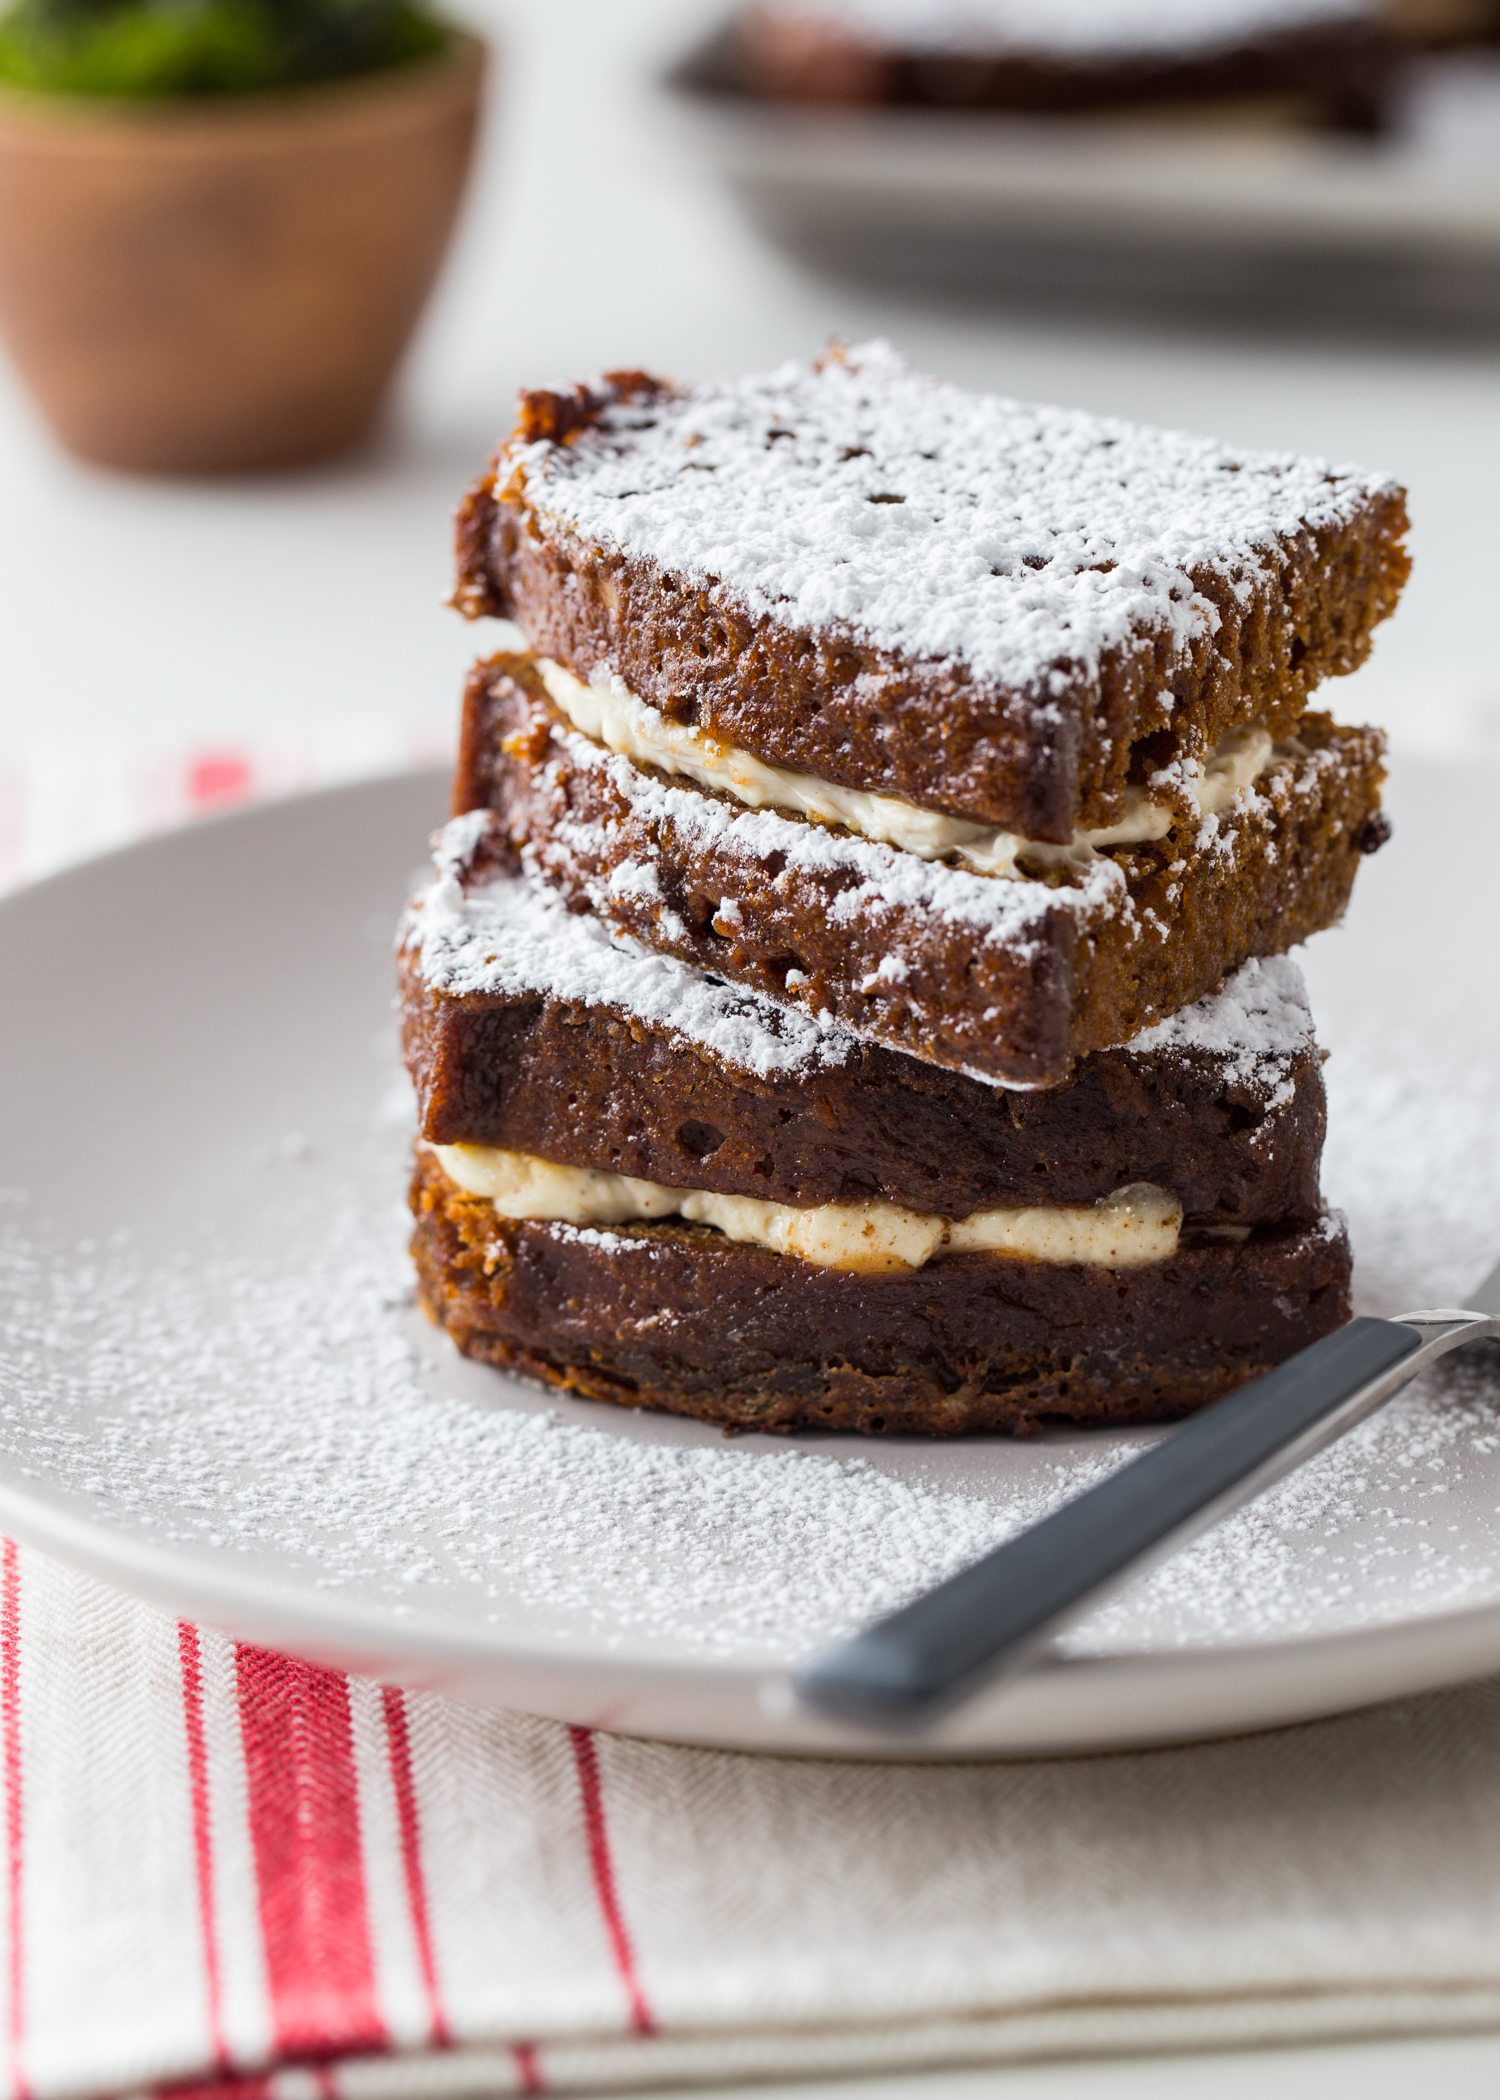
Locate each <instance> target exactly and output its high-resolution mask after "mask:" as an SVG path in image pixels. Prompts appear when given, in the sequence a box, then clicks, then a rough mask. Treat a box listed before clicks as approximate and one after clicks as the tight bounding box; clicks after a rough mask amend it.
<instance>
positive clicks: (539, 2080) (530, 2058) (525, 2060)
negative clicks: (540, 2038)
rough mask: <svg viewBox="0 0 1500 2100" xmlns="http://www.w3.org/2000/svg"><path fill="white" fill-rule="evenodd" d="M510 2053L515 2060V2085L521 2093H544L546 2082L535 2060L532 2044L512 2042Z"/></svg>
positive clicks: (534, 2045)
mask: <svg viewBox="0 0 1500 2100" xmlns="http://www.w3.org/2000/svg"><path fill="white" fill-rule="evenodd" d="M510 2053H511V2055H512V2056H513V2057H514V2058H515V2060H516V2084H517V2088H518V2090H519V2091H521V2092H523V2093H545V2092H546V2090H547V2081H546V2078H545V2077H544V2076H543V2074H542V2066H541V2063H540V2061H539V2060H538V2058H537V2053H536V2044H535V2043H534V2042H512V2043H511V2045H510Z"/></svg>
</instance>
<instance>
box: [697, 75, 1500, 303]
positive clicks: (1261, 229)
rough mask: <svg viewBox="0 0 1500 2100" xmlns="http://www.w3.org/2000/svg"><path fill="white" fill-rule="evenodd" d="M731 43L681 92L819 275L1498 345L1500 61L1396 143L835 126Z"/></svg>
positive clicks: (1262, 134) (867, 122)
mask: <svg viewBox="0 0 1500 2100" xmlns="http://www.w3.org/2000/svg"><path fill="white" fill-rule="evenodd" d="M727 51H728V46H727V45H726V43H725V42H724V40H723V39H722V38H720V39H715V40H713V41H712V42H710V43H707V44H705V45H703V46H701V47H700V48H699V49H698V50H697V51H695V52H693V53H691V54H690V55H689V56H688V57H687V58H686V59H685V60H684V61H683V62H682V63H681V64H680V65H679V66H678V67H676V68H675V69H674V71H673V72H672V73H671V74H670V75H669V76H668V77H667V79H666V81H665V82H664V83H663V90H664V94H665V96H666V98H667V101H668V103H669V105H670V107H671V108H672V110H673V112H674V113H675V115H676V117H677V119H678V121H679V123H680V124H681V125H683V126H684V127H685V129H686V130H687V133H688V135H689V139H690V142H691V145H692V147H693V149H694V150H696V151H697V153H698V154H699V155H700V156H701V157H703V158H705V159H706V160H708V161H709V162H710V163H711V164H712V165H713V166H714V167H715V168H716V169H717V171H718V172H719V174H720V175H721V176H722V177H724V178H726V179H727V181H728V182H729V184H730V185H731V187H732V189H733V190H734V191H735V193H736V194H737V195H738V197H739V199H740V201H741V203H742V204H743V206H744V208H745V210H746V211H747V213H748V214H749V216H750V218H751V219H752V221H753V222H754V223H755V224H756V226H757V227H758V228H759V229H760V230H761V232H762V233H764V234H766V235H767V236H769V237H770V238H771V239H772V240H774V241H776V242H777V243H778V244H780V245H782V246H784V247H786V248H788V249H790V250H792V251H793V252H794V253H795V254H796V255H798V256H799V257H800V258H801V259H802V260H803V261H805V262H808V263H811V264H812V265H813V266H814V267H816V268H820V269H826V270H833V271H835V272H837V273H839V274H840V275H845V276H856V277H866V278H877V279H884V280H887V281H898V282H904V283H907V284H910V285H913V286H921V287H926V288H930V289H935V288H951V289H957V290H962V291H969V292H974V291H981V292H988V293H991V294H998V295H1001V296H1004V297H1007V298H1010V299H1015V300H1021V301H1031V302H1036V301H1040V302H1041V303H1043V304H1046V305H1050V306H1056V305H1063V306H1073V307H1077V306H1080V305H1085V306H1087V305H1097V304H1099V303H1101V302H1103V303H1106V304H1110V305H1114V306H1119V305H1121V304H1123V305H1125V306H1127V307H1129V308H1131V309H1134V310H1135V311H1137V312H1139V313H1140V314H1142V315H1160V316H1162V317H1164V318H1165V317H1170V318H1174V319H1175V318H1180V317H1182V316H1183V315H1185V314H1194V315H1197V316H1200V317H1209V318H1217V319H1219V320H1222V321H1229V322H1233V323H1235V324H1236V325H1244V326H1250V327H1253V328H1260V329H1265V330H1270V331H1274V332H1277V333H1285V332H1286V331H1287V330H1288V329H1289V328H1295V327H1297V326H1298V325H1299V324H1303V325H1305V324H1309V323H1310V324H1313V325H1317V326H1340V325H1343V326H1350V325H1352V326H1355V327H1358V328H1360V329H1370V328H1374V329H1377V330H1382V331H1389V332H1391V333H1395V334H1402V333H1410V332H1412V331H1413V330H1415V331H1417V332H1419V333H1424V334H1436V335H1448V334H1452V333H1455V332H1474V333H1477V334H1480V335H1486V336H1492V335H1494V334H1495V333H1497V332H1500V56H1495V55H1486V54H1482V53H1478V54H1463V55H1460V56H1456V57H1452V58H1443V59H1434V60H1427V61H1423V62H1421V63H1419V64H1418V65H1416V66H1415V67H1414V68H1413V69H1412V72H1411V75H1410V78H1409V81H1408V85H1407V87H1406V90H1405V92H1404V94H1403V97H1402V101H1401V107H1400V114H1399V120H1398V124H1397V127H1396V129H1395V130H1394V131H1393V133H1392V134H1391V135H1390V136H1389V137H1387V138H1384V139H1375V140H1366V139H1361V138H1357V137H1351V136H1347V135H1340V134H1336V133H1332V132H1316V131H1311V130H1294V129H1290V128H1288V129H1285V130H1264V131H1253V130H1246V129H1238V130H1236V129H1233V128H1230V127H1228V126H1226V127H1225V128H1223V129H1213V128H1210V127H1209V126H1208V125H1206V124H1203V123H1193V124H1188V123H1183V124H1179V125H1168V124H1162V123H1148V122H1144V121H1132V120H1094V119H1079V118H1070V119H1053V118H1035V117H1020V116H1017V117H1011V116H993V115H970V114H966V113H951V114H950V113H946V112H943V113H936V112H933V111H931V110H925V109H914V108H908V109H903V108H876V107H870V108H863V109H856V108H837V109H836V108H829V107H822V108H817V107H813V106H810V105H805V104H804V105H797V104H792V103H786V102H774V101H771V100H769V99H767V98H765V97H762V96H757V95H755V94H751V93H748V92H746V91H745V90H744V88H743V87H742V86H740V85H739V84H738V82H737V81H736V79H735V76H734V73H733V70H732V66H731V64H730V62H729V60H728V58H727V55H726V54H727Z"/></svg>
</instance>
